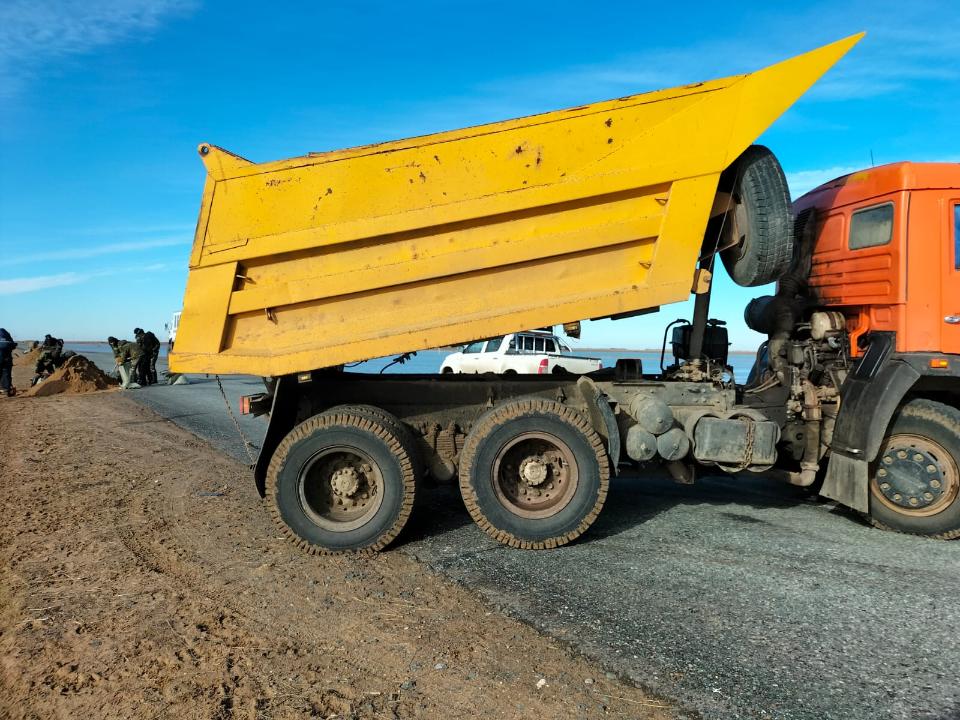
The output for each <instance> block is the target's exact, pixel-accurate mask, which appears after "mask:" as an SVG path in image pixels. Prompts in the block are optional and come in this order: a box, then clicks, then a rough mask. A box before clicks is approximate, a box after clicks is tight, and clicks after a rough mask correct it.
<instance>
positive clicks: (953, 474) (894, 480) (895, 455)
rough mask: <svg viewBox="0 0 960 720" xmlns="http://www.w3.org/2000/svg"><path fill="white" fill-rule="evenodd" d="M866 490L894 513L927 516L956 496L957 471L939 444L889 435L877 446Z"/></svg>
mask: <svg viewBox="0 0 960 720" xmlns="http://www.w3.org/2000/svg"><path fill="white" fill-rule="evenodd" d="M870 491H871V492H872V493H873V496H874V497H875V498H876V499H877V500H878V501H879V502H880V503H881V504H883V505H885V506H886V507H888V508H890V509H891V510H893V511H895V512H898V513H901V514H903V515H909V516H912V517H929V516H930V515H936V514H937V513H939V512H942V511H943V510H945V509H946V508H948V507H949V506H950V505H951V504H952V503H953V502H954V500H956V499H957V495H958V493H960V470H958V468H957V463H956V461H955V460H954V459H953V457H952V456H951V455H950V453H948V452H947V451H946V450H945V449H944V448H943V446H941V445H940V444H939V443H937V442H934V441H933V440H930V439H929V438H925V437H921V436H919V435H910V434H900V435H892V436H891V437H889V438H887V440H886V442H884V444H883V446H882V447H881V448H880V458H879V461H878V462H877V469H876V471H875V472H874V473H873V477H872V479H871V481H870Z"/></svg>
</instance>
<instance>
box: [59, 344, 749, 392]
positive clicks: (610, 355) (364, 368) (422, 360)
mask: <svg viewBox="0 0 960 720" xmlns="http://www.w3.org/2000/svg"><path fill="white" fill-rule="evenodd" d="M64 349H66V350H73V351H74V352H76V353H80V354H81V355H86V354H90V353H105V352H109V348H108V346H107V344H106V343H105V342H102V343H98V342H77V343H74V342H68V343H65V344H64ZM448 354H449V351H447V350H421V351H420V352H418V353H417V354H416V355H414V356H413V357H411V358H409V359H408V360H406V361H405V362H403V363H396V364H394V365H390V363H391V361H392V358H377V359H374V360H367V361H365V362H362V363H359V364H357V365H354V366H353V367H351V368H350V370H351V371H352V372H367V373H379V372H381V371H383V372H386V373H435V372H439V371H440V366H441V364H442V363H443V358H445V357H446V356H447V355H448ZM574 354H576V355H582V356H586V357H595V358H600V359H601V360H602V361H603V366H604V367H613V365H614V364H615V363H616V362H617V359H618V358H640V360H641V361H642V362H643V371H644V372H646V373H657V372H659V371H660V353H658V352H650V351H642V350H590V349H586V348H577V349H576V350H574ZM166 356H167V344H166V343H161V345H160V357H162V358H163V357H166ZM753 360H754V356H753V355H752V354H751V353H733V354H731V355H730V359H729V363H730V365H731V366H732V367H733V374H734V377H735V378H736V380H737V382H739V383H742V382H745V381H746V379H747V375H748V374H749V373H750V368H751V367H752V366H753ZM671 361H672V357H671V356H670V353H669V351H668V352H667V356H666V359H665V362H666V363H667V364H670V362H671ZM388 365H389V367H388Z"/></svg>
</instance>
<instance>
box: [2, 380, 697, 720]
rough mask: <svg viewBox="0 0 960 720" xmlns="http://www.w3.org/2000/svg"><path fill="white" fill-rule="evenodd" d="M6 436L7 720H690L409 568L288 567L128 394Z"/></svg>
mask: <svg viewBox="0 0 960 720" xmlns="http://www.w3.org/2000/svg"><path fill="white" fill-rule="evenodd" d="M0 433H2V437H3V438H4V452H3V454H2V456H0V478H2V479H3V480H2V481H0V511H2V513H3V515H4V518H5V522H4V523H3V524H2V525H0V717H4V718H11V719H18V718H35V717H85V716H86V717H96V718H131V717H144V718H154V717H157V718H159V717H179V718H188V717H189V718H192V717H206V718H211V717H215V718H231V717H244V718H280V717H306V716H316V717H323V718H341V717H342V718H348V717H349V718H353V717H356V718H368V717H370V718H372V717H378V718H408V717H409V718H420V717H422V718H440V717H442V718H473V717H485V718H515V717H537V718H576V717H584V718H593V717H606V718H609V717H619V718H653V719H658V720H659V719H661V718H671V717H679V716H680V715H678V714H677V713H676V712H675V711H674V710H673V709H671V707H670V706H669V704H668V703H666V702H665V701H663V700H659V699H657V698H655V697H652V696H651V695H649V694H647V693H645V692H644V691H642V690H639V689H637V688H636V687H634V686H632V685H631V684H630V683H624V682H621V681H620V680H617V679H610V678H608V677H607V676H606V675H605V674H604V671H603V670H602V669H601V668H600V667H599V666H597V665H596V664H594V663H592V662H590V661H587V660H585V659H582V658H580V657H578V656H575V655H574V654H572V653H571V652H570V651H569V650H568V649H567V648H566V647H565V646H563V645H561V644H560V643H559V642H558V641H556V640H552V639H550V638H548V637H546V636H544V635H541V634H539V633H538V632H537V631H535V630H534V629H532V628H531V627H530V626H529V625H526V624H524V623H521V622H518V621H516V620H513V619H510V618H507V617H504V616H502V615H500V614H499V613H498V612H496V611H495V609H494V608H493V607H492V606H490V605H489V604H487V603H485V602H483V601H481V600H480V599H478V598H477V597H476V596H475V595H474V594H472V593H471V592H469V591H467V590H465V589H464V588H462V587H460V586H458V585H456V584H454V583H453V582H451V581H450V580H448V579H445V578H444V577H442V576H440V575H438V574H434V573H433V572H431V571H429V570H427V569H426V568H425V567H424V566H423V565H422V564H420V563H418V562H417V561H416V560H414V559H412V558H411V557H409V556H408V555H405V554H402V553H385V554H382V555H379V556H376V557H372V558H366V559H359V560H358V559H355V558H315V557H308V556H306V555H303V554H301V553H299V552H298V551H296V549H295V548H293V547H292V546H291V545H290V544H289V543H287V542H285V541H284V540H282V539H281V538H280V536H279V535H280V534H279V532H278V531H277V529H276V528H275V527H274V526H273V525H272V524H271V522H270V520H269V518H268V516H267V513H265V512H264V511H263V508H262V506H261V502H260V500H259V498H258V497H257V496H256V494H255V491H254V488H253V484H252V483H249V482H246V479H247V470H246V468H244V467H243V466H241V465H239V464H238V463H236V462H235V461H233V460H231V459H229V458H227V457H225V456H224V455H222V454H220V453H218V452H216V451H214V450H212V449H211V448H210V446H209V445H207V444H206V443H205V442H203V441H201V440H199V439H197V438H196V437H194V436H193V435H191V434H189V433H187V432H186V431H184V430H182V429H180V428H178V427H176V426H175V425H173V424H172V423H170V422H167V421H165V420H164V419H162V418H161V417H159V416H157V415H155V414H154V413H153V412H151V411H149V410H146V409H144V408H142V407H140V406H138V405H136V404H134V403H133V402H131V401H130V400H129V399H127V398H126V397H124V396H123V394H121V393H119V392H104V393H95V394H92V395H77V396H59V397H50V398H31V399H13V400H3V401H0ZM588 680H590V681H592V682H586V681H588ZM541 681H544V682H541ZM538 685H539V687H538Z"/></svg>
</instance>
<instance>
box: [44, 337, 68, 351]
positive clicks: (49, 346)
mask: <svg viewBox="0 0 960 720" xmlns="http://www.w3.org/2000/svg"><path fill="white" fill-rule="evenodd" d="M40 347H42V348H43V349H44V350H54V349H56V350H61V351H62V350H63V339H62V338H55V337H54V336H53V335H51V334H50V333H47V334H46V335H44V336H43V342H42V343H41V344H40Z"/></svg>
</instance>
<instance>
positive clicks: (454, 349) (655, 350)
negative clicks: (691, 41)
mask: <svg viewBox="0 0 960 720" xmlns="http://www.w3.org/2000/svg"><path fill="white" fill-rule="evenodd" d="M22 342H31V341H30V340H24V341H22ZM161 342H166V341H165V340H161ZM64 343H73V344H75V345H93V344H99V345H106V344H107V341H106V340H64ZM430 350H436V351H437V352H457V351H458V350H460V346H459V345H457V346H452V347H442V348H430ZM430 350H418V351H417V352H430ZM571 350H572V351H573V352H574V353H584V352H603V353H659V352H660V348H619V347H578V348H571ZM668 351H669V348H668ZM728 354H730V355H755V354H756V350H730V351H729V353H728Z"/></svg>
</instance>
